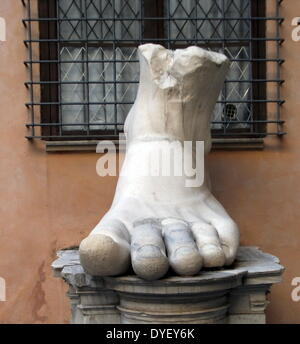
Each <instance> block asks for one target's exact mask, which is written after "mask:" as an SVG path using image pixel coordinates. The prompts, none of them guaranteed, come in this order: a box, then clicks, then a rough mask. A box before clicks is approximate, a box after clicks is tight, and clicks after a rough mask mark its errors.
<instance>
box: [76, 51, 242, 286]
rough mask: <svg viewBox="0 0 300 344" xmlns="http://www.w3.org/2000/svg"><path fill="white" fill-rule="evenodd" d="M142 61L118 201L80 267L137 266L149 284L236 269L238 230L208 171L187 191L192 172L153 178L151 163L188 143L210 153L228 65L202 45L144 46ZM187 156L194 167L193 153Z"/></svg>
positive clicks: (117, 269)
mask: <svg viewBox="0 0 300 344" xmlns="http://www.w3.org/2000/svg"><path fill="white" fill-rule="evenodd" d="M139 59H140V82H139V88H138V93H137V97H136V100H135V103H134V105H133V106H132V108H131V110H130V112H129V114H128V116H127V119H126V122H125V133H126V140H127V151H126V156H125V159H124V162H123V166H122V170H121V173H120V177H119V180H118V185H117V188H116V193H115V197H114V201H113V204H112V206H111V209H110V210H109V211H108V212H107V213H106V215H105V216H104V217H103V218H102V220H101V221H100V223H99V224H98V225H97V226H96V227H95V228H94V230H93V231H92V232H91V234H90V235H89V236H88V237H87V238H86V239H84V240H83V241H82V243H81V245H80V261H81V264H82V265H83V267H84V268H85V269H86V270H87V271H88V272H89V273H90V274H92V275H95V276H114V275H120V274H123V273H125V272H126V270H127V269H128V268H129V267H130V264H132V267H133V269H134V271H135V273H136V274H137V275H138V276H139V277H141V278H143V279H147V280H155V279H159V278H161V277H163V276H164V275H165V274H166V273H167V271H168V269H169V268H171V269H172V270H173V271H174V272H175V273H176V274H178V275H182V276H191V275H195V274H197V273H198V272H199V271H200V270H201V268H202V267H222V266H224V265H230V264H232V262H233V261H234V259H235V256H236V252H237V249H238V245H239V231H238V228H237V226H236V224H235V223H234V221H233V220H232V219H231V218H230V216H229V215H228V214H227V212H226V211H225V209H224V208H223V206H222V205H221V204H220V203H219V202H218V201H217V200H216V199H215V198H214V196H213V195H212V193H211V192H210V188H209V176H208V171H207V168H205V178H204V180H203V182H202V183H200V184H199V185H197V186H194V185H193V186H187V183H186V181H187V180H190V179H191V177H190V174H189V173H188V172H186V171H184V173H182V175H177V174H176V173H175V169H176V166H173V167H172V166H171V169H170V171H169V172H170V174H169V175H168V176H164V175H158V176H155V175H153V174H152V173H151V171H150V170H151V168H152V167H151V166H150V165H151V164H150V161H149V159H150V158H149V157H150V156H160V154H162V151H172V150H173V151H175V152H174V153H175V154H176V153H178V154H177V156H181V155H180V151H182V146H183V145H184V142H186V141H189V142H193V143H195V142H197V141H203V142H204V151H205V154H207V153H208V152H209V151H210V148H211V137H210V120H211V114H212V111H213V109H214V106H215V103H216V100H217V97H218V95H219V93H220V90H221V88H222V85H223V82H224V79H225V76H226V73H227V71H228V68H229V61H228V59H227V58H226V57H225V56H224V55H222V54H218V53H214V52H208V51H206V50H203V49H201V48H198V47H189V48H187V49H179V50H175V51H171V50H167V49H165V48H164V47H162V46H160V45H155V44H146V45H142V46H140V47H139ZM174 143H176V144H175V145H174ZM177 150H178V151H177ZM184 158H185V157H184ZM188 158H189V159H190V160H191V161H192V162H193V163H194V164H195V162H196V159H198V156H196V152H195V150H193V151H192V152H191V153H190V156H188ZM182 159H183V156H182ZM201 159H203V160H204V156H203V157H201ZM203 163H204V161H203ZM145 171H146V172H147V173H146V174H145Z"/></svg>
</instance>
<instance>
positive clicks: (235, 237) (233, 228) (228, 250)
mask: <svg viewBox="0 0 300 344" xmlns="http://www.w3.org/2000/svg"><path fill="white" fill-rule="evenodd" d="M215 227H216V229H217V232H218V235H219V238H220V243H221V246H222V249H223V252H224V254H225V265H226V266H229V265H231V264H232V263H233V262H234V260H235V257H236V254H237V250H238V247H239V241H240V234H239V229H238V226H237V225H236V223H235V222H234V221H232V220H226V221H220V222H218V223H216V224H215Z"/></svg>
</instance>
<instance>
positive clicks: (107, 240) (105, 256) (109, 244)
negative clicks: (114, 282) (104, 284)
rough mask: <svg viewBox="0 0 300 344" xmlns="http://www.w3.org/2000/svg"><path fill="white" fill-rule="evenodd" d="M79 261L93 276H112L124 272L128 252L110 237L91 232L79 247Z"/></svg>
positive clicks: (128, 257) (127, 261) (127, 263)
mask: <svg viewBox="0 0 300 344" xmlns="http://www.w3.org/2000/svg"><path fill="white" fill-rule="evenodd" d="M79 254H80V262H81V264H82V266H83V268H84V269H85V270H86V271H87V272H88V273H89V274H91V275H93V276H114V275H119V274H122V273H124V272H126V270H127V269H128V267H129V264H130V253H129V251H128V249H126V248H125V247H122V246H121V245H120V244H118V243H117V242H115V241H114V240H113V239H112V238H111V237H109V236H108V235H104V234H91V235H89V236H88V237H86V238H85V239H84V240H82V242H81V244H80V247H79Z"/></svg>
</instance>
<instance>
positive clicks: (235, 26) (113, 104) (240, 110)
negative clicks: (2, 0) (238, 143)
mask: <svg viewBox="0 0 300 344" xmlns="http://www.w3.org/2000/svg"><path fill="white" fill-rule="evenodd" d="M281 2H282V1H281V0H270V1H267V2H266V1H265V0H165V1H163V0H144V1H140V0H42V1H39V0H22V3H23V5H24V8H25V12H26V18H25V19H23V23H24V25H25V27H26V29H27V32H28V37H27V38H26V39H25V41H24V43H25V45H26V47H27V48H28V59H27V60H26V61H25V65H26V67H27V68H28V72H29V73H28V74H29V80H28V81H27V82H26V83H25V85H26V87H27V88H28V91H29V92H28V93H29V96H30V100H29V101H28V103H27V104H26V106H27V108H28V109H29V115H30V118H29V121H28V123H27V124H26V125H27V128H28V131H29V132H28V135H27V138H28V139H34V138H39V139H43V140H89V139H103V138H111V139H114V138H117V137H118V134H119V133H120V132H122V131H123V123H124V120H125V118H126V115H127V113H128V111H129V109H130V107H131V104H132V103H133V101H134V97H135V94H136V88H137V83H138V73H139V70H138V60H137V46H138V45H140V44H143V43H147V42H154V43H159V44H162V45H164V46H166V47H167V48H170V49H176V48H183V47H186V46H189V45H197V46H200V47H204V48H207V49H212V50H215V51H219V52H223V53H225V54H226V55H227V56H228V57H229V58H230V59H231V61H232V65H231V70H230V72H229V74H228V77H227V80H226V82H225V86H224V88H223V91H222V93H221V94H220V97H219V99H218V103H217V105H216V108H215V111H214V115H213V120H212V124H211V126H212V134H213V137H214V138H237V139H243V138H262V137H265V136H266V135H278V136H282V135H284V134H285V132H284V131H283V129H282V126H283V124H284V121H283V120H282V119H281V115H280V107H281V105H282V104H283V103H284V101H283V100H282V99H281V96H280V85H281V84H282V83H283V80H282V79H281V75H280V65H281V64H282V63H283V62H284V61H283V60H282V59H281V58H280V45H281V44H282V42H283V39H282V38H281V37H280V24H281V23H282V21H283V18H282V17H280V5H281ZM267 4H268V6H270V7H271V8H269V7H267ZM270 13H271V14H270ZM267 114H268V115H267Z"/></svg>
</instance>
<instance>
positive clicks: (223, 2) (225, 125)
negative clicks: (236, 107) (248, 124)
mask: <svg viewBox="0 0 300 344" xmlns="http://www.w3.org/2000/svg"><path fill="white" fill-rule="evenodd" d="M225 1H226V0H222V18H221V20H222V28H223V41H222V49H223V54H225V48H226V46H225V31H226V20H224V18H225V17H226V9H225ZM227 85H228V84H227V83H225V85H224V87H223V92H224V93H223V95H222V96H223V97H224V100H227ZM225 109H226V103H224V104H223V105H222V108H221V111H222V112H223V118H224V123H223V133H224V134H226V132H227V117H226V113H225V111H224V110H225ZM221 118H222V114H221Z"/></svg>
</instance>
